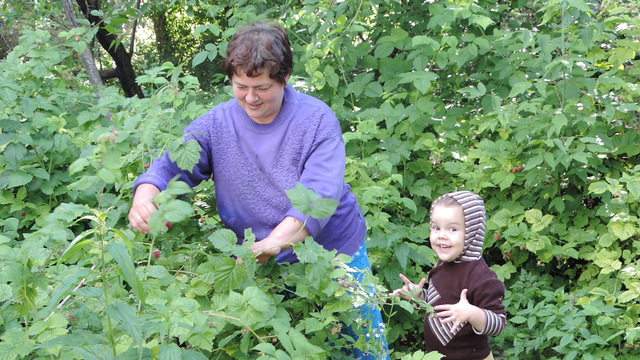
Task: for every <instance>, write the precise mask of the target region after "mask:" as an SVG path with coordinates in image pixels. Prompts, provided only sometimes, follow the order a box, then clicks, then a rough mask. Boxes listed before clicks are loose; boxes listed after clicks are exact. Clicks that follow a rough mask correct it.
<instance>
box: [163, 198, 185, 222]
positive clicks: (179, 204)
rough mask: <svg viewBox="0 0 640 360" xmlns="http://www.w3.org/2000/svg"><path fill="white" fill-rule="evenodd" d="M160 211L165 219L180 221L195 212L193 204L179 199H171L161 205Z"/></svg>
mask: <svg viewBox="0 0 640 360" xmlns="http://www.w3.org/2000/svg"><path fill="white" fill-rule="evenodd" d="M160 211H161V212H162V215H163V217H164V219H165V220H167V221H171V222H180V221H182V220H184V219H186V218H188V217H189V216H191V214H193V206H192V205H191V204H190V203H188V202H186V201H182V200H179V199H171V200H169V201H168V202H166V203H164V204H162V205H161V206H160Z"/></svg>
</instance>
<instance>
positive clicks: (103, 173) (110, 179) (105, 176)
mask: <svg viewBox="0 0 640 360" xmlns="http://www.w3.org/2000/svg"><path fill="white" fill-rule="evenodd" d="M98 177H99V178H100V179H101V180H102V181H104V182H105V183H107V184H113V183H115V182H116V176H115V174H114V173H113V172H112V171H111V170H109V169H107V168H102V169H100V170H98Z"/></svg>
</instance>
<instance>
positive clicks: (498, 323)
mask: <svg viewBox="0 0 640 360" xmlns="http://www.w3.org/2000/svg"><path fill="white" fill-rule="evenodd" d="M474 292H475V294H474V301H473V302H472V303H473V305H475V306H477V307H479V308H481V309H482V310H483V311H484V312H485V315H486V316H487V324H486V326H485V328H484V331H477V330H476V329H475V328H474V329H473V331H474V332H475V333H476V334H478V335H488V336H497V335H499V334H500V333H502V331H503V330H504V328H505V327H506V325H507V316H506V310H505V308H504V305H503V304H502V300H503V299H504V294H505V289H504V284H503V283H502V281H500V280H499V279H497V278H491V279H487V280H486V281H483V282H482V283H481V284H479V285H478V286H477V287H476V288H475V291H474Z"/></svg>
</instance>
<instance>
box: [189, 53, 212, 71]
mask: <svg viewBox="0 0 640 360" xmlns="http://www.w3.org/2000/svg"><path fill="white" fill-rule="evenodd" d="M207 57H209V51H207V50H204V51H200V52H199V53H197V54H196V55H195V56H194V57H193V60H191V66H193V67H196V66H198V65H200V64H202V63H203V62H204V61H205V60H207Z"/></svg>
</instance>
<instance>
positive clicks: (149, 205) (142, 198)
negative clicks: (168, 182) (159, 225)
mask: <svg viewBox="0 0 640 360" xmlns="http://www.w3.org/2000/svg"><path fill="white" fill-rule="evenodd" d="M158 194H160V189H158V188H157V187H156V186H155V185H151V184H140V185H138V188H137V189H136V193H135V195H134V196H133V203H132V204H131V210H130V211H129V223H131V226H133V228H134V229H136V230H138V231H140V232H142V233H145V234H148V233H149V232H151V229H149V219H150V218H151V214H153V213H154V212H155V211H156V210H158V209H157V208H156V206H155V204H154V203H153V198H154V197H156V195H158Z"/></svg>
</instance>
